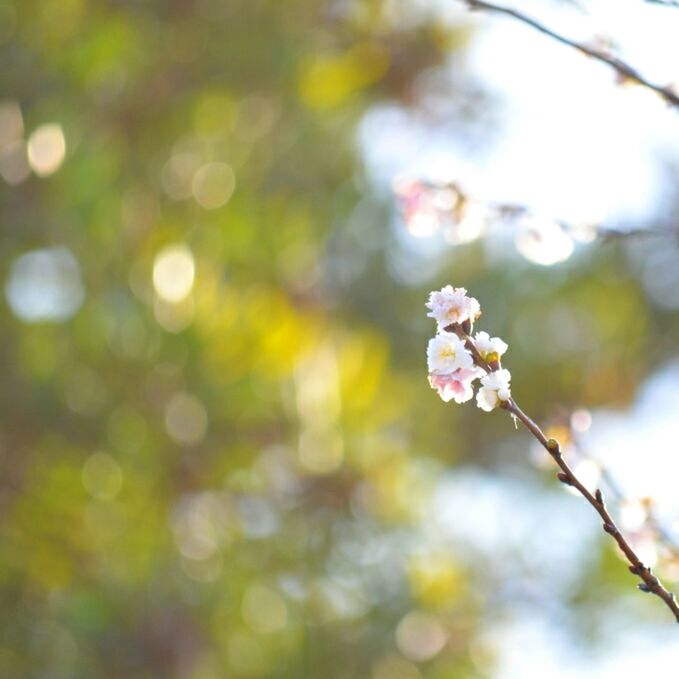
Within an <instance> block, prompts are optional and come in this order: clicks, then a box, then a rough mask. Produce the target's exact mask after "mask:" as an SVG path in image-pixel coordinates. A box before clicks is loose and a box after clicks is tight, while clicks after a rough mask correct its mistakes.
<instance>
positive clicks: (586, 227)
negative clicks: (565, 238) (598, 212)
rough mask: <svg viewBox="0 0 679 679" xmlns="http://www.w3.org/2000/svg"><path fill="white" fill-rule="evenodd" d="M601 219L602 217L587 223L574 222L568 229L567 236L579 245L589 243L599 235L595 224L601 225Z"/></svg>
mask: <svg viewBox="0 0 679 679" xmlns="http://www.w3.org/2000/svg"><path fill="white" fill-rule="evenodd" d="M602 219H603V217H601V218H599V219H597V220H591V221H587V222H576V223H575V224H573V225H572V226H571V227H570V228H569V229H568V234H569V235H570V236H572V238H573V240H576V241H578V242H579V243H591V242H593V241H594V240H595V239H596V237H597V235H598V234H599V228H598V227H597V224H598V223H601V221H602Z"/></svg>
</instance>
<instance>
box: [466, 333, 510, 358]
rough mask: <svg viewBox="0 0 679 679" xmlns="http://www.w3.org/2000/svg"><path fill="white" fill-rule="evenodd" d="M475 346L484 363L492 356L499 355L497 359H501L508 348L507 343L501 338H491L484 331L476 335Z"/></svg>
mask: <svg viewBox="0 0 679 679" xmlns="http://www.w3.org/2000/svg"><path fill="white" fill-rule="evenodd" d="M474 344H475V345H476V348H477V350H478V352H479V353H480V354H481V358H483V360H484V361H487V360H489V359H490V357H491V355H492V354H497V358H499V357H500V356H502V354H504V353H505V351H507V348H508V347H507V343H506V342H503V341H502V340H501V339H500V338H499V337H491V336H490V335H489V334H488V333H487V332H483V331H482V332H477V333H476V335H474Z"/></svg>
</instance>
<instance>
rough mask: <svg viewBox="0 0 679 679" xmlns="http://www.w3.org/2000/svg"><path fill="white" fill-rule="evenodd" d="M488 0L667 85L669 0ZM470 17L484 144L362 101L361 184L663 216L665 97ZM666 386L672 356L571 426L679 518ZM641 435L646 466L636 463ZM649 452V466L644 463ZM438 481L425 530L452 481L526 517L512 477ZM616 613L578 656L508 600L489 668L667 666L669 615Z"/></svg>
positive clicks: (527, 675) (672, 650)
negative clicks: (616, 408)
mask: <svg viewBox="0 0 679 679" xmlns="http://www.w3.org/2000/svg"><path fill="white" fill-rule="evenodd" d="M412 1H413V2H416V3H417V4H419V5H421V6H427V5H428V6H429V7H432V6H437V7H440V9H441V11H442V12H444V13H445V14H446V15H448V16H450V19H451V21H453V22H456V23H458V22H460V21H469V20H470V19H469V13H468V12H467V11H466V10H465V9H464V8H463V6H462V3H456V2H455V0H412ZM498 1H500V0H498ZM502 4H506V5H510V6H514V7H516V8H518V9H521V10H523V11H525V12H526V13H527V14H529V15H531V16H533V17H535V18H538V19H540V20H541V21H543V22H544V23H545V24H546V25H548V26H550V27H552V28H553V29H555V30H556V31H557V32H560V33H563V34H564V35H567V36H569V37H571V38H574V39H577V40H580V41H585V42H587V41H592V40H595V39H596V38H610V39H612V40H613V42H614V45H615V48H616V52H617V54H618V55H619V56H621V57H622V58H623V59H624V60H625V61H627V62H628V63H629V64H630V65H632V66H633V67H635V68H637V70H639V71H640V72H641V73H642V74H643V75H644V76H645V77H647V78H648V79H649V80H650V81H652V82H657V83H658V84H660V85H667V84H670V83H671V82H672V81H674V82H676V83H677V84H678V85H679V9H672V8H663V7H660V6H656V5H653V4H650V3H647V2H644V1H643V0H578V2H565V1H563V0H562V1H561V2H552V3H549V2H547V1H546V0H513V1H512V0H502ZM578 6H580V7H582V8H583V9H584V10H585V11H584V12H583V11H580V10H579V9H578V8H577V7H578ZM472 20H473V21H474V22H475V24H476V25H477V28H478V35H477V37H476V39H475V40H474V41H473V43H472V46H471V49H470V52H469V54H468V55H467V57H466V67H465V68H468V69H469V72H470V73H471V74H472V75H473V76H474V77H475V78H477V79H478V80H479V81H480V82H481V83H482V84H483V87H484V88H485V89H486V90H487V91H489V92H491V93H492V94H493V95H494V97H495V100H494V101H493V102H492V103H491V105H492V106H494V107H495V108H496V109H497V110H496V111H495V112H494V113H493V116H494V117H493V120H495V119H497V121H498V122H497V127H495V126H494V127H493V129H492V130H490V135H489V139H488V141H487V143H482V144H477V145H476V146H474V152H473V153H470V151H469V148H470V145H469V140H468V139H465V135H466V134H467V131H466V130H465V128H464V127H461V128H460V130H459V131H458V133H457V135H456V134H455V131H454V130H453V131H452V132H451V128H450V126H449V125H445V126H441V127H440V128H436V127H434V126H432V124H431V122H430V121H423V120H421V119H418V118H417V117H416V116H413V115H412V114H411V113H409V112H406V111H404V110H402V109H399V108H397V107H381V108H376V109H374V110H373V111H372V112H370V113H369V114H368V115H367V116H366V118H365V120H364V123H363V126H362V132H361V142H362V148H363V153H364V157H365V162H366V166H367V168H368V171H369V173H370V174H371V176H372V179H373V181H374V182H375V184H376V185H377V186H379V187H381V188H383V189H388V187H390V186H391V183H392V181H393V180H394V178H395V177H397V176H399V175H406V176H410V177H424V178H432V179H434V178H436V177H437V176H443V177H447V178H449V177H450V176H451V175H452V176H456V177H458V178H460V179H461V180H462V181H463V184H464V185H465V186H466V187H467V188H468V189H469V190H471V191H473V192H474V193H475V194H476V195H478V196H480V197H484V198H486V199H489V200H494V201H508V202H512V203H522V204H525V205H527V206H529V207H531V208H533V209H535V210H536V211H538V212H541V213H544V214H546V215H549V216H553V217H557V218H561V219H564V220H567V221H573V222H577V221H579V220H590V219H597V220H602V221H604V222H605V223H607V224H609V225H616V224H618V223H620V222H622V221H627V222H629V221H634V220H644V219H645V220H649V221H650V220H652V219H653V218H658V219H662V210H663V198H664V197H668V196H669V195H670V193H671V192H672V191H673V190H675V187H674V186H667V185H666V183H665V182H667V175H666V174H665V170H666V168H664V167H663V162H668V161H674V160H675V159H676V158H678V157H679V111H678V110H672V109H669V108H668V107H667V105H666V104H665V103H664V102H663V101H662V100H661V99H659V98H658V97H657V96H656V95H654V94H653V93H650V92H648V91H646V90H644V89H642V88H640V87H634V86H624V87H622V86H619V85H618V84H616V81H615V73H614V72H613V71H612V69H610V68H608V67H606V66H604V65H601V64H597V63H596V62H594V61H593V60H591V59H588V58H586V57H584V56H582V55H580V54H578V53H577V52H575V51H574V50H572V49H571V48H568V47H566V46H563V45H559V44H557V43H555V42H554V41H552V40H550V39H549V38H547V37H545V36H542V35H540V34H539V33H537V32H535V31H534V30H533V29H531V28H529V27H526V26H523V25H521V24H519V23H518V22H516V21H514V20H512V19H510V18H507V17H502V16H491V15H489V14H487V13H481V12H478V13H476V14H475V15H474V18H473V19H472ZM403 238H404V239H405V240H404V252H405V253H406V254H405V255H404V256H405V257H406V258H407V251H408V250H409V251H410V253H411V255H410V256H411V258H416V256H415V255H421V254H422V252H426V251H427V248H428V245H427V243H426V239H423V240H424V241H425V242H423V240H418V239H415V238H413V237H411V236H408V235H405V236H403ZM675 268H676V267H675ZM674 280H675V279H674V278H673V281H674ZM678 392H679V367H672V366H671V367H670V368H668V369H667V370H663V371H661V372H660V373H658V374H657V375H656V376H654V377H653V378H652V379H650V380H649V382H648V383H647V384H646V386H645V387H644V388H643V389H642V390H641V392H640V394H639V397H638V400H637V403H636V404H635V405H634V406H633V407H632V409H631V411H630V412H629V413H617V414H616V413H610V412H601V413H596V412H595V413H593V415H594V420H593V426H592V429H591V431H590V432H588V433H587V434H586V435H585V444H586V445H587V447H588V448H589V449H590V450H591V452H592V453H594V454H596V455H599V456H600V457H601V459H602V460H603V461H604V462H606V463H607V464H609V465H610V469H611V471H612V472H613V473H614V476H615V477H616V479H617V480H618V481H619V483H620V484H621V485H622V486H623V488H624V489H625V490H626V491H627V492H629V493H630V494H632V495H635V494H636V495H639V496H641V495H644V494H650V495H654V496H657V498H658V500H659V501H660V502H661V503H662V505H661V507H660V509H661V513H663V514H665V515H666V516H668V517H669V516H679V494H678V493H677V492H676V479H677V478H679V455H678V454H677V453H679V449H678V448H677V445H676V441H679V397H678V396H677V393H678ZM668 441H671V442H674V443H673V444H672V445H668V443H667V442H668ZM642 449H643V451H644V460H645V462H646V463H647V464H646V465H640V463H639V451H640V450H642ZM656 464H657V465H659V466H661V467H662V469H663V471H664V473H663V474H661V475H658V474H657V468H656V467H655V465H656ZM450 483H451V482H450V480H446V481H444V482H442V486H441V493H442V494H443V498H444V501H442V502H441V503H440V507H439V510H440V511H439V517H440V521H441V526H440V527H439V528H440V530H441V531H442V533H443V534H446V535H447V534H449V533H450V531H453V532H454V531H455V530H457V528H456V526H457V527H458V528H459V521H457V519H456V517H455V512H454V510H451V511H452V515H451V513H450V512H448V513H446V511H445V510H444V508H445V507H448V509H449V510H450V508H451V507H455V506H456V505H455V502H456V501H460V502H463V500H464V494H465V493H466V492H473V493H474V496H475V497H476V498H477V499H478V500H479V501H480V502H485V503H486V504H487V505H488V507H487V509H488V511H487V512H480V513H481V514H483V515H484V516H486V517H491V518H492V517H493V516H496V515H497V512H498V511H501V512H502V513H503V516H504V515H506V514H505V513H506V512H509V513H510V514H511V516H512V517H513V518H512V519H511V520H510V521H505V522H504V523H505V525H507V524H510V525H517V526H519V527H520V526H521V525H524V524H526V516H524V514H525V513H526V512H528V515H529V516H530V512H534V511H536V504H535V502H533V503H532V504H530V503H526V504H525V505H522V503H521V502H517V501H516V498H517V493H516V489H512V488H511V487H510V486H511V484H510V486H506V487H504V486H503V485H502V483H498V482H495V481H492V482H491V481H487V480H486V481H484V480H480V479H476V480H475V479H474V478H465V479H462V480H460V479H458V480H457V482H456V483H454V484H453V485H452V486H451V485H450ZM470 489H471V490H470ZM536 492H537V491H536ZM555 492H556V491H555ZM505 496H506V497H505ZM564 496H565V494H564ZM503 497H505V500H508V498H509V499H510V500H511V501H503V500H502V498H503ZM456 498H457V500H456ZM439 499H440V498H439ZM545 501H546V500H544V499H542V500H540V501H539V502H538V504H540V503H543V504H544V502H545ZM488 503H490V504H488ZM463 504H464V502H463ZM498 507H499V508H500V509H498ZM522 516H523V519H522ZM561 516H563V514H561ZM491 523H492V521H491ZM528 523H529V524H530V521H528ZM477 528H478V530H475V531H474V532H473V534H470V535H468V536H466V538H465V536H460V535H458V536H457V537H458V538H460V539H467V540H469V541H470V543H471V544H472V546H473V547H474V548H475V549H481V550H483V549H484V548H485V547H484V543H483V540H484V539H486V542H487V539H490V538H488V535H490V536H491V538H492V539H491V542H493V545H494V548H496V549H500V550H502V549H503V548H506V547H507V545H506V544H504V546H503V540H504V543H507V540H511V539H514V538H516V536H514V538H512V537H511V536H508V535H505V534H504V533H503V535H501V536H498V535H497V534H496V533H497V531H494V530H493V526H492V525H490V526H487V525H485V524H484V525H481V526H480V527H479V526H477ZM423 530H424V529H423ZM517 530H520V528H519V529H517ZM585 533H587V532H586V531H585ZM487 534H488V535H487ZM484 536H485V537H484ZM571 537H572V536H571ZM525 544H526V548H527V549H529V550H530V549H531V548H530V545H528V543H525ZM486 547H487V545H486ZM529 556H530V557H532V556H533V554H532V553H531V554H530V555H529ZM545 556H547V557H549V555H545V554H542V557H545ZM551 556H553V555H551ZM535 558H538V559H540V558H541V556H540V554H537V553H536V554H535ZM621 567H623V566H622V564H621ZM632 596H633V593H632ZM627 604H628V600H625V601H623V602H621V606H627ZM625 610H627V612H628V613H629V609H625ZM663 612H666V611H663ZM634 614H635V613H633V614H632V615H634ZM621 620H622V621H625V612H624V610H623V611H621V610H615V611H611V616H610V623H606V624H610V627H611V630H612V633H611V640H610V643H609V644H608V645H607V647H605V648H604V649H602V652H601V653H600V654H598V655H596V654H595V655H592V653H589V652H580V651H578V649H575V648H573V647H572V645H571V642H569V640H568V638H567V637H566V636H565V635H564V633H563V631H562V630H560V629H559V627H558V625H557V624H555V621H554V620H553V619H551V620H550V619H547V618H545V619H540V618H539V617H538V616H537V614H536V612H535V611H534V610H531V611H530V612H529V613H527V614H526V613H525V612H522V611H520V610H516V611H515V616H514V618H513V619H512V621H511V622H510V623H509V624H506V625H502V624H498V625H497V626H496V627H491V628H489V631H488V634H489V639H490V640H491V641H492V644H493V646H495V648H496V651H497V652H498V661H499V666H498V671H497V674H496V675H495V679H534V678H535V679H537V678H538V677H539V678H540V679H543V678H544V677H550V679H570V678H573V679H576V678H577V679H595V678H596V679H609V678H610V679H613V677H615V679H628V678H629V679H632V678H634V679H636V678H637V677H639V676H642V675H643V676H649V675H653V674H658V675H660V674H661V673H662V674H665V673H666V670H667V668H668V667H670V666H672V665H674V664H676V659H677V657H679V634H678V633H677V630H676V625H672V623H671V622H670V621H669V619H668V623H667V625H666V626H664V627H662V628H657V627H654V626H651V625H650V624H649V625H646V624H642V625H641V626H639V627H638V628H637V627H634V626H629V625H627V626H626V625H625V623H624V622H623V623H622V624H621Z"/></svg>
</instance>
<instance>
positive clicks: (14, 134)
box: [0, 5, 24, 150]
mask: <svg viewBox="0 0 679 679" xmlns="http://www.w3.org/2000/svg"><path fill="white" fill-rule="evenodd" d="M0 7H2V5H0ZM0 20H1V13H0ZM23 134H24V119H23V116H22V115H21V108H20V107H19V104H18V103H17V102H16V101H11V100H5V101H3V102H0V150H1V149H2V148H4V147H5V146H7V145H8V144H10V143H12V142H14V141H18V140H20V139H21V138H22V136H23Z"/></svg>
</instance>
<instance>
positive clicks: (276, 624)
mask: <svg viewBox="0 0 679 679" xmlns="http://www.w3.org/2000/svg"><path fill="white" fill-rule="evenodd" d="M241 611H242V614H243V620H245V622H246V623H247V624H248V625H249V626H250V628H251V629H252V630H253V631H254V632H258V633H259V634H271V633H272V632H277V631H278V630H280V629H281V628H283V627H285V625H286V623H287V620H288V609H287V606H286V604H285V601H284V600H283V597H282V596H281V595H280V594H279V593H278V592H276V591H275V590H274V589H272V588H270V587H266V586H264V585H256V584H255V585H250V587H248V588H247V589H246V590H245V595H244V596H243V602H242V605H241Z"/></svg>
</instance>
